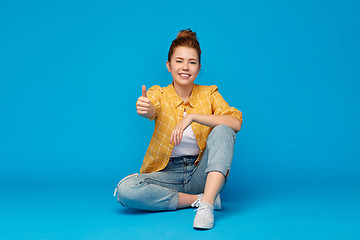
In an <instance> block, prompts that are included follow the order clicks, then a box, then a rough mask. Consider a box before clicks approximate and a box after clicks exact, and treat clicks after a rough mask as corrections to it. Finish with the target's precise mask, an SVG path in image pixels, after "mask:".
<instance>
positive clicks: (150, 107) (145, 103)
mask: <svg viewBox="0 0 360 240" xmlns="http://www.w3.org/2000/svg"><path fill="white" fill-rule="evenodd" d="M141 90H142V94H141V96H140V97H139V98H138V100H137V102H136V111H137V113H138V114H139V115H140V116H142V117H146V118H151V117H152V116H154V114H155V107H154V104H152V102H151V101H150V99H149V98H148V97H147V94H146V86H145V85H143V86H142V89H141Z"/></svg>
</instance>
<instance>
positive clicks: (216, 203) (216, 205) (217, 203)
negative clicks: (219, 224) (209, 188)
mask: <svg viewBox="0 0 360 240" xmlns="http://www.w3.org/2000/svg"><path fill="white" fill-rule="evenodd" d="M203 196H204V194H203V193H201V194H199V195H198V197H197V200H196V201H195V202H193V203H192V204H191V206H192V207H199V203H200V202H201V199H202V198H203ZM214 210H215V211H220V210H221V199H220V194H218V195H217V196H216V198H215V201H214Z"/></svg>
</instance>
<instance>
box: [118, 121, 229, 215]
mask: <svg viewBox="0 0 360 240" xmlns="http://www.w3.org/2000/svg"><path fill="white" fill-rule="evenodd" d="M235 139H236V137H235V132H234V131H233V130H232V129H231V128H230V127H228V126H226V125H218V126H216V127H214V128H213V130H212V131H211V132H210V134H209V137H208V139H207V143H206V148H205V152H204V154H203V156H202V158H201V160H200V162H199V164H197V166H195V164H194V163H195V161H196V159H197V156H183V157H172V158H170V161H169V163H168V165H167V166H166V168H165V169H163V170H161V171H159V172H153V173H144V174H137V173H136V174H132V175H129V176H127V177H125V178H124V179H122V180H121V181H120V182H119V183H118V185H117V188H116V190H117V193H118V201H119V203H121V204H122V205H123V206H126V207H130V208H136V209H141V210H148V211H164V210H175V209H176V208H177V204H178V201H179V192H182V193H188V194H200V193H203V192H204V188H205V182H206V176H207V173H209V172H213V171H216V172H221V173H222V174H223V175H224V176H225V179H227V176H228V174H229V171H230V167H231V162H232V158H233V152H234V144H235Z"/></svg>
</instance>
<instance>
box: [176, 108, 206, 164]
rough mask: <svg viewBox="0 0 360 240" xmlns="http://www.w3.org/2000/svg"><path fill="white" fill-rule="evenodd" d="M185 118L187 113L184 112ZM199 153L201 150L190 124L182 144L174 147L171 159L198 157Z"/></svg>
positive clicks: (185, 131)
mask: <svg viewBox="0 0 360 240" xmlns="http://www.w3.org/2000/svg"><path fill="white" fill-rule="evenodd" d="M185 116H186V112H185V111H184V117H185ZM199 152H200V148H199V145H198V143H197V141H196V137H195V134H194V131H193V130H192V127H191V124H190V125H189V126H188V127H187V128H185V130H184V133H183V136H182V139H181V141H180V144H179V145H177V146H174V148H173V150H172V153H171V157H181V156H194V155H198V154H199Z"/></svg>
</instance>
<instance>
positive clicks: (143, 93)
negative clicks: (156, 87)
mask: <svg viewBox="0 0 360 240" xmlns="http://www.w3.org/2000/svg"><path fill="white" fill-rule="evenodd" d="M142 96H143V97H146V98H147V94H146V87H145V85H143V86H142Z"/></svg>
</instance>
